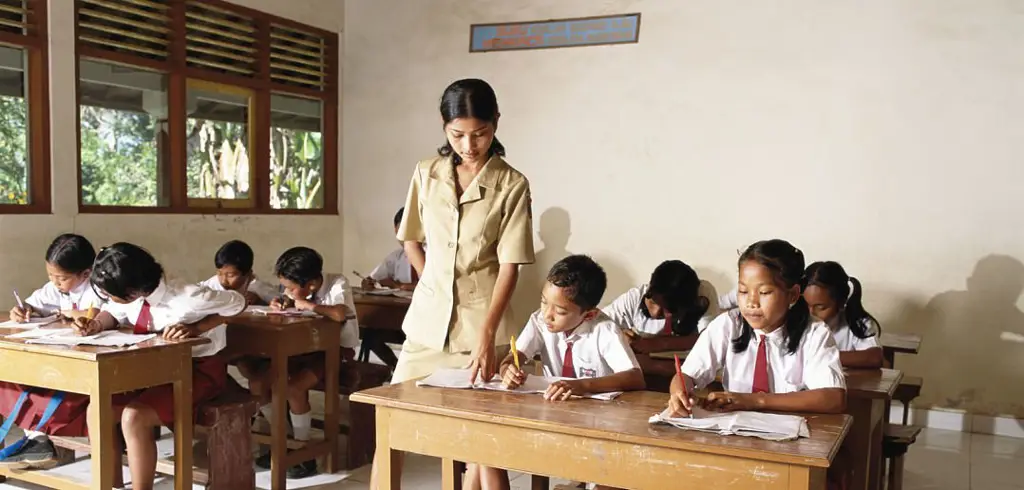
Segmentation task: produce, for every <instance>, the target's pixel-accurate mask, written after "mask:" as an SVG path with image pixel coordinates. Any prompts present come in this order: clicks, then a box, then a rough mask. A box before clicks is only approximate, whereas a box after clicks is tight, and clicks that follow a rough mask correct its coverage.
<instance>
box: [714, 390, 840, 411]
mask: <svg viewBox="0 0 1024 490" xmlns="http://www.w3.org/2000/svg"><path fill="white" fill-rule="evenodd" d="M704 406H705V407H706V408H708V409H712V410H716V409H717V410H724V411H727V412H731V411H736V410H757V411H761V410H767V411H775V412H813V413H842V412H843V411H844V410H846V390H844V389H842V388H819V389H816V390H806V391H797V392H794V393H729V392H722V391H720V392H715V393H711V394H709V395H708V398H707V401H706V402H704Z"/></svg>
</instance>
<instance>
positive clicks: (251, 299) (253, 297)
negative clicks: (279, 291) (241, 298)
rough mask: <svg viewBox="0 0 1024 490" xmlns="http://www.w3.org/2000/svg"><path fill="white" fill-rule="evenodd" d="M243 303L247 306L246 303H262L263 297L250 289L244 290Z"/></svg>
mask: <svg viewBox="0 0 1024 490" xmlns="http://www.w3.org/2000/svg"><path fill="white" fill-rule="evenodd" d="M245 304H246V306H248V305H262V304H263V298H261V297H260V295H258V294H256V293H254V292H252V291H246V292H245Z"/></svg>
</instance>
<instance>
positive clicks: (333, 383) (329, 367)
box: [324, 335, 353, 473]
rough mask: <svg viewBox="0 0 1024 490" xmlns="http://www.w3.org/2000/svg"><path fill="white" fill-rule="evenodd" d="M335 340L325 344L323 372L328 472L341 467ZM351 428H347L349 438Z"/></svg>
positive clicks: (338, 347)
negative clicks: (325, 354)
mask: <svg viewBox="0 0 1024 490" xmlns="http://www.w3.org/2000/svg"><path fill="white" fill-rule="evenodd" d="M333 339H334V340H336V341H337V342H330V343H329V345H328V346H327V359H326V369H325V371H326V372H325V373H324V438H325V439H326V440H327V443H328V444H329V447H330V448H331V452H329V453H327V457H326V458H325V463H326V466H327V472H328V473H334V472H336V471H338V470H340V469H341V451H340V448H339V447H338V373H339V371H341V338H340V337H339V336H337V335H335V336H333ZM352 432H353V431H352V430H349V437H350V438H351V434H352Z"/></svg>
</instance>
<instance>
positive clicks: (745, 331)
mask: <svg viewBox="0 0 1024 490" xmlns="http://www.w3.org/2000/svg"><path fill="white" fill-rule="evenodd" d="M748 261H753V262H757V263H758V264H760V265H762V266H764V267H765V268H767V269H768V270H769V271H770V272H771V273H772V276H773V278H774V280H775V282H776V283H777V284H778V285H779V286H780V287H784V288H787V289H789V288H792V287H793V286H800V287H801V290H800V293H803V289H802V287H803V284H804V281H803V279H804V253H803V252H801V251H800V249H798V248H796V247H794V246H793V245H792V244H790V243H789V242H787V241H785V240H779V239H775V240H765V241H761V242H757V243H755V244H753V245H751V246H750V247H748V248H747V250H746V251H745V252H743V254H742V255H740V260H739V264H738V265H739V266H740V267H742V266H743V263H744V262H748ZM809 319H810V311H809V310H808V308H807V302H806V301H805V300H804V298H803V294H800V295H799V297H798V298H797V300H796V302H794V303H793V304H792V305H790V307H789V311H788V312H786V320H785V324H784V325H783V328H784V331H783V333H784V337H785V340H786V354H794V353H796V351H797V349H799V348H800V341H801V340H803V337H804V332H805V331H807V324H808V320H809ZM740 321H741V325H742V330H741V331H740V334H739V335H738V336H737V337H736V338H734V339H732V350H733V352H736V353H740V352H743V351H745V350H747V348H748V347H749V346H750V339H751V338H753V336H754V329H753V328H752V327H751V326H750V324H749V323H747V320H746V318H743V315H742V314H740Z"/></svg>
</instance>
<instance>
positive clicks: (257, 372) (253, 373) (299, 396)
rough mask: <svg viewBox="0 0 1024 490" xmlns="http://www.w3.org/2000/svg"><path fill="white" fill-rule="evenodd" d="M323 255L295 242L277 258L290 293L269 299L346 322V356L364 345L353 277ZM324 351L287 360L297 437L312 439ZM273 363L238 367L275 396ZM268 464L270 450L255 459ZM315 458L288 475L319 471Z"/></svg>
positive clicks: (259, 389)
mask: <svg viewBox="0 0 1024 490" xmlns="http://www.w3.org/2000/svg"><path fill="white" fill-rule="evenodd" d="M323 266H324V261H323V258H322V257H321V256H320V254H319V253H317V252H316V250H313V249H311V248H307V247H295V248H291V249H289V250H287V251H285V252H284V253H283V254H281V257H280V258H278V259H277V264H276V265H275V266H274V274H276V275H277V278H278V280H279V281H280V283H281V286H282V287H283V288H284V293H285V297H284V298H275V299H274V300H273V301H271V302H270V307H271V308H274V309H284V308H285V307H288V306H292V305H294V307H295V308H296V309H299V310H302V311H312V312H315V313H317V314H319V315H322V316H324V317H327V318H329V319H331V320H334V321H336V322H339V323H342V324H343V325H342V328H341V347H342V358H343V359H345V360H349V359H352V358H354V357H355V348H356V347H358V346H359V326H358V324H357V322H356V308H355V303H354V302H353V299H352V290H351V288H350V287H349V284H348V280H347V279H345V276H344V275H342V274H324V272H323ZM324 362H325V358H324V355H323V353H322V352H321V353H315V354H306V355H303V356H295V357H292V358H290V359H289V362H288V406H289V412H290V418H291V422H292V430H293V431H294V435H295V439H296V440H299V441H308V440H309V430H310V426H311V425H312V413H311V411H312V407H310V405H309V390H311V389H312V388H313V387H314V386H316V385H317V384H318V383H320V381H322V380H323V378H324ZM268 367H269V365H268V364H267V363H266V362H265V361H262V360H261V361H257V362H252V361H246V362H242V363H239V371H241V372H242V375H243V376H245V377H246V378H248V379H249V390H250V391H251V392H252V393H253V394H254V395H256V396H259V397H260V398H261V399H262V400H264V401H266V402H269V399H270V383H271V379H270V373H269V370H268V369H267V368H268ZM260 411H261V412H263V416H264V417H266V419H267V420H272V416H273V412H272V410H271V405H270V404H269V403H266V404H265V405H264V406H263V407H262V408H260ZM256 464H257V465H260V466H261V467H263V468H269V467H270V453H266V454H264V455H262V456H260V457H259V458H257V461H256ZM316 471H317V469H316V460H309V461H305V462H302V463H299V464H298V465H296V466H293V467H291V468H288V478H293V479H294V478H306V477H308V476H312V475H315V474H316Z"/></svg>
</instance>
